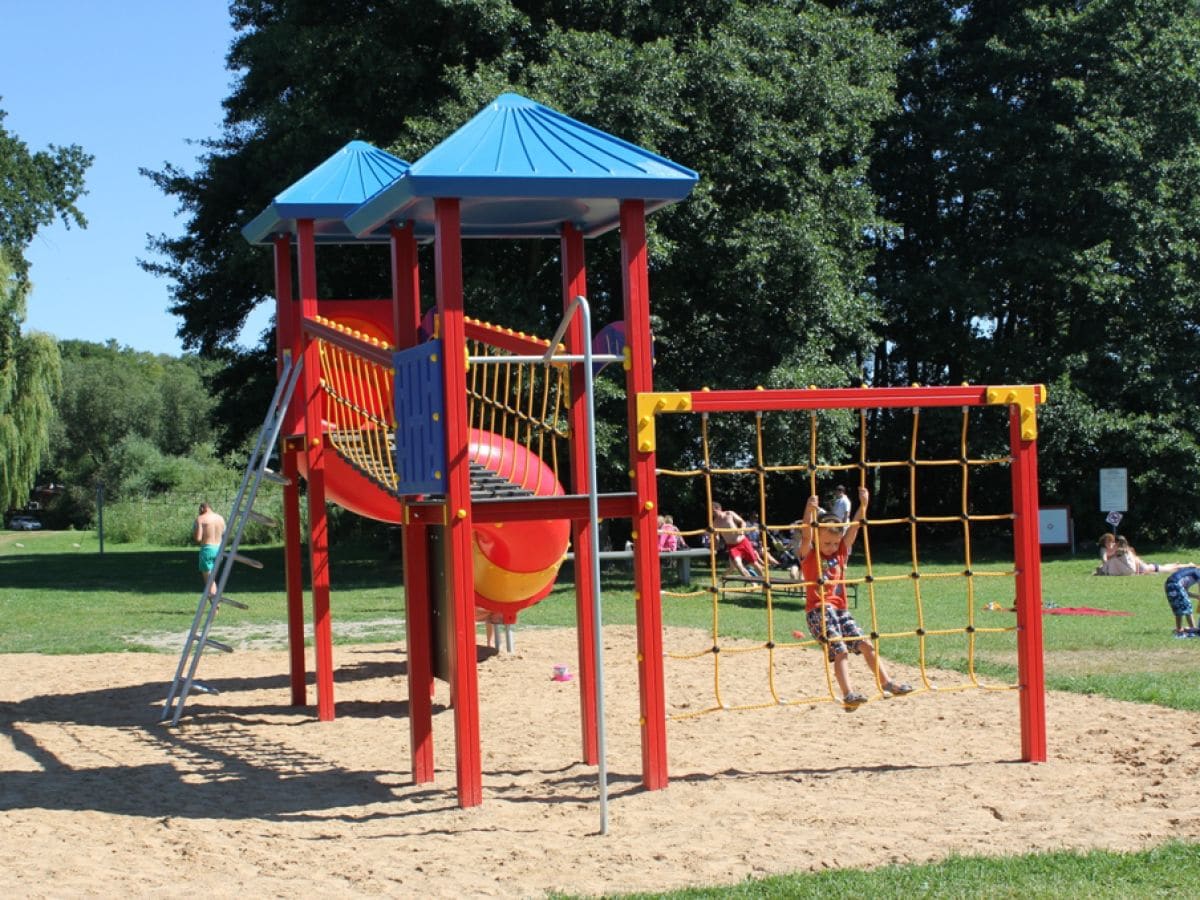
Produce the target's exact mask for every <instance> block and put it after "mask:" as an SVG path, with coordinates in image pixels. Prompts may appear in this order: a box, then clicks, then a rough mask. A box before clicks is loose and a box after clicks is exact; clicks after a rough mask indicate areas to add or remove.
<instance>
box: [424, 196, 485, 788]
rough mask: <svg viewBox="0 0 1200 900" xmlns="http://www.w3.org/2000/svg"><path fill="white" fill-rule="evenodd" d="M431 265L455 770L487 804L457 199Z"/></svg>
mask: <svg viewBox="0 0 1200 900" xmlns="http://www.w3.org/2000/svg"><path fill="white" fill-rule="evenodd" d="M434 210H435V211H434V216H435V239H434V253H435V260H434V270H435V271H436V273H437V310H438V315H439V316H440V318H441V333H442V352H443V356H444V357H445V358H444V360H443V363H442V372H443V384H444V387H445V397H446V399H445V403H446V409H445V412H446V415H445V419H446V422H445V427H446V451H447V455H448V457H449V460H448V465H447V471H446V560H447V562H446V568H447V572H446V582H447V585H448V587H449V590H450V616H451V619H452V625H453V629H452V630H453V633H454V640H453V641H452V642H451V644H450V672H451V675H450V677H451V686H452V689H453V703H454V737H455V751H456V762H457V771H458V805H459V806H461V807H463V808H464V809H465V808H467V807H470V806H478V805H479V804H480V803H482V802H483V763H482V760H481V759H480V750H479V684H478V680H477V673H476V669H475V577H474V571H473V568H472V567H473V559H472V543H473V538H472V534H471V471H470V463H469V460H468V457H467V445H468V440H469V435H470V432H469V423H468V421H467V355H466V349H467V338H466V330H465V323H464V322H463V292H462V233H461V221H460V218H459V203H458V200H455V199H445V198H439V199H437V200H435V201H434Z"/></svg>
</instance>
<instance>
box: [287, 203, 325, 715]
mask: <svg viewBox="0 0 1200 900" xmlns="http://www.w3.org/2000/svg"><path fill="white" fill-rule="evenodd" d="M296 238H297V244H298V248H299V259H300V314H301V315H302V316H303V317H304V318H306V319H308V318H312V317H313V316H315V315H316V314H317V257H316V242H315V240H314V236H313V222H312V219H300V220H299V221H297V223H296ZM302 344H303V347H304V351H303V352H304V373H303V376H302V381H301V384H302V387H303V399H304V454H305V457H306V460H307V468H308V561H309V569H310V572H311V576H310V577H311V579H312V606H313V645H314V650H315V654H316V669H317V718H318V719H319V720H320V721H322V722H329V721H332V719H333V717H334V701H333V624H332V622H331V619H330V611H329V522H328V519H327V517H326V511H325V439H324V419H325V395H324V393H323V392H322V390H321V360H320V357H319V356H318V352H317V350H318V348H317V344H316V342H315V341H310V340H308V339H302Z"/></svg>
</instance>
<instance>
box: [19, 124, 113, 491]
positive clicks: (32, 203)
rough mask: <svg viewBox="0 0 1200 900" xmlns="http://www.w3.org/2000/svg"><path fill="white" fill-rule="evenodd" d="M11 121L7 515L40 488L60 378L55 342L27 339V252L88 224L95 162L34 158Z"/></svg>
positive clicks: (55, 153) (64, 155) (54, 151)
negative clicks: (43, 239) (38, 240)
mask: <svg viewBox="0 0 1200 900" xmlns="http://www.w3.org/2000/svg"><path fill="white" fill-rule="evenodd" d="M4 118H5V113H4V111H3V110H0V509H3V508H8V507H11V506H15V505H20V504H23V503H24V502H25V500H26V499H27V497H28V494H29V489H30V488H31V487H33V484H34V479H35V478H36V477H37V473H38V468H39V466H40V463H41V459H42V455H43V453H44V452H45V451H46V448H47V440H48V429H49V425H50V420H51V417H52V415H53V398H54V394H55V392H56V391H57V390H58V387H59V377H60V376H59V358H58V348H57V346H56V345H55V343H54V340H53V339H52V338H50V337H49V336H48V335H44V334H29V335H23V334H22V333H21V325H22V324H23V323H24V321H25V305H26V300H27V298H28V295H29V277H28V275H29V264H28V262H27V261H26V259H25V256H24V251H25V248H26V247H27V246H28V244H29V242H30V241H31V240H33V237H34V235H35V234H36V233H37V230H38V229H39V228H40V227H42V226H43V225H48V224H50V223H51V222H53V221H54V220H55V218H56V217H57V218H59V219H60V220H61V221H62V222H63V224H64V225H66V226H68V227H70V224H71V223H72V222H74V223H75V224H77V225H79V226H81V227H83V226H85V225H86V222H85V220H84V218H83V214H82V213H81V212H80V211H79V209H78V208H77V207H76V205H75V203H76V201H77V200H78V198H79V196H80V195H81V193H82V192H83V174H84V172H85V170H86V169H87V167H88V165H89V164H90V163H91V157H90V156H88V155H87V154H85V153H84V152H83V151H82V150H81V149H80V148H79V147H75V146H72V147H54V146H51V148H50V151H49V152H47V151H39V152H37V153H30V152H29V149H28V148H27V147H26V145H25V144H24V143H23V142H22V141H20V140H19V139H18V138H17V137H16V136H15V135H12V134H9V132H8V131H7V130H6V129H5V128H4Z"/></svg>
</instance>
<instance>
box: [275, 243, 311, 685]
mask: <svg viewBox="0 0 1200 900" xmlns="http://www.w3.org/2000/svg"><path fill="white" fill-rule="evenodd" d="M291 249H292V248H291V242H290V238H288V237H287V236H286V235H283V236H280V237H277V238H275V354H276V358H277V365H276V367H275V377H276V378H279V377H280V376H281V375H282V374H283V354H284V353H288V354H290V355H291V357H292V359H293V360H294V361H295V362H297V363H299V361H300V353H301V349H300V307H299V305H298V304H297V303H296V302H295V300H294V298H293V296H292V253H291ZM303 430H304V408H303V401H302V400H301V398H299V397H293V398H292V400H291V402H290V403H289V404H288V408H287V410H286V411H285V412H284V414H283V429H282V437H281V439H280V451H279V455H280V458H281V460H282V462H283V465H282V466H281V468H280V474H281V475H283V477H284V478H286V479H287V480H288V483H287V484H286V485H284V487H283V571H284V584H285V585H286V590H287V623H288V674H289V680H290V682H291V688H292V706H304V705H306V704H307V703H308V692H307V687H306V685H305V680H306V678H307V674H308V673H307V664H306V662H305V659H304V575H303V572H302V569H301V565H300V552H301V551H300V466H299V464H298V462H297V460H296V453H297V451H296V448H295V446H294V444H293V442H292V441H291V440H289V439H290V438H291V437H293V436H294V435H297V434H300V433H301V432H303Z"/></svg>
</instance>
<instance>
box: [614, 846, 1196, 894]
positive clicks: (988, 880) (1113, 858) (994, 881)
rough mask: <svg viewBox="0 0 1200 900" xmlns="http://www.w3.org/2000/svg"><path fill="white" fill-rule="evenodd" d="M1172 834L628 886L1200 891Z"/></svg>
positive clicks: (1187, 854) (1188, 855) (740, 890)
mask: <svg viewBox="0 0 1200 900" xmlns="http://www.w3.org/2000/svg"><path fill="white" fill-rule="evenodd" d="M1197 850H1198V848H1197V847H1196V846H1195V845H1193V844H1184V843H1178V842H1173V843H1170V844H1165V845H1163V846H1161V847H1156V848H1154V849H1152V850H1146V851H1142V852H1138V853H1110V852H1105V851H1099V850H1097V851H1093V852H1090V853H1070V852H1060V853H1035V854H1029V855H1026V856H1010V857H997V858H991V857H979V856H956V857H951V858H950V859H947V860H945V861H944V862H940V863H935V864H931V865H923V866H887V867H885V868H882V869H874V870H872V871H869V872H862V871H856V870H852V869H842V870H837V871H833V872H822V873H819V874H815V875H784V876H777V877H773V878H767V879H763V880H759V881H746V882H743V883H742V884H738V885H730V886H728V887H720V888H703V889H695V890H685V891H673V892H670V893H663V894H629V895H625V896H626V897H627V898H628V900H633V898H643V897H645V898H648V897H669V898H678V900H701V898H709V897H711V898H718V897H719V898H722V900H725V898H751V897H753V898H756V900H758V898H773V897H779V898H782V897H787V898H802V897H820V898H859V897H873V898H889V897H894V898H905V900H908V898H913V897H928V898H938V897H946V898H975V897H978V898H985V897H986V898H989V900H991V898H1014V900H1016V898H1022V900H1026V898H1048V897H1095V898H1134V897H1139V898H1140V897H1196V896H1200V852H1197Z"/></svg>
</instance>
